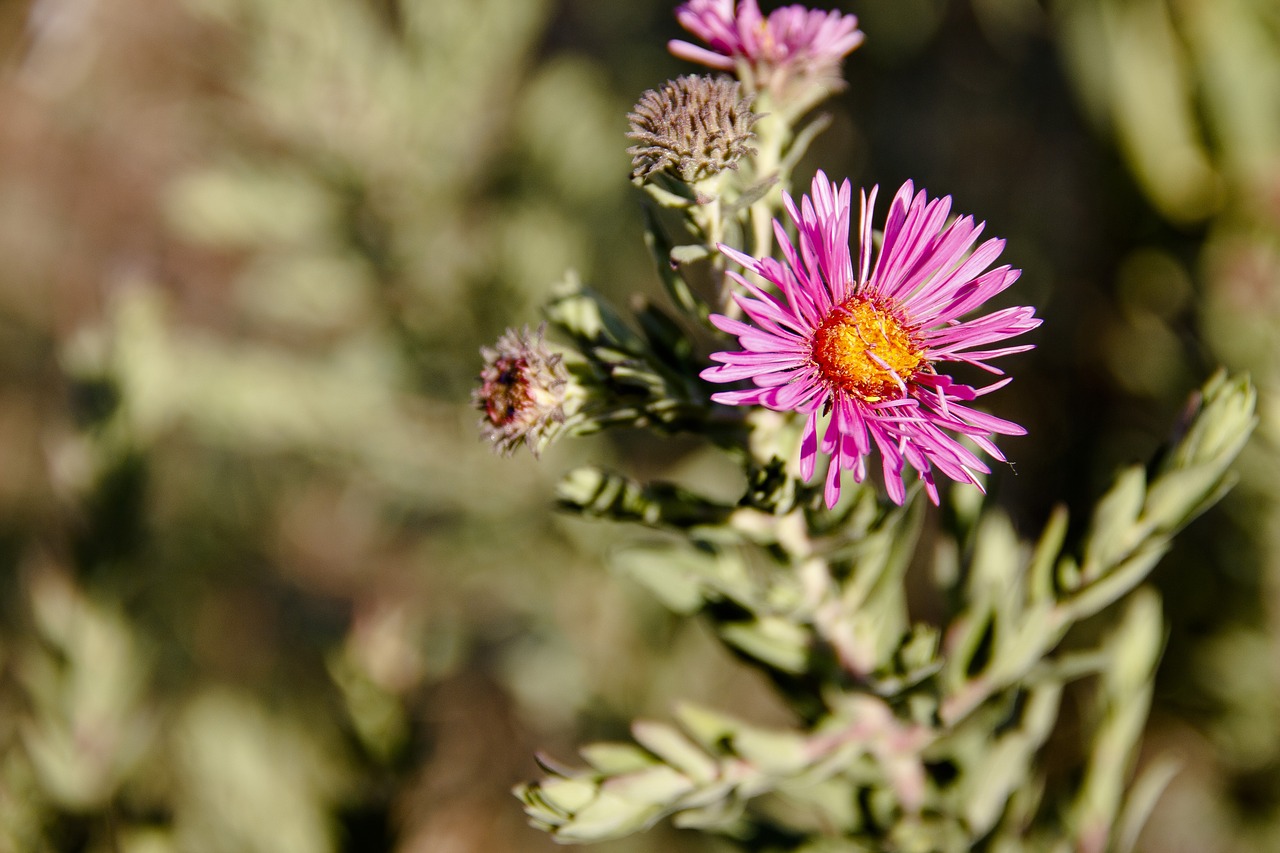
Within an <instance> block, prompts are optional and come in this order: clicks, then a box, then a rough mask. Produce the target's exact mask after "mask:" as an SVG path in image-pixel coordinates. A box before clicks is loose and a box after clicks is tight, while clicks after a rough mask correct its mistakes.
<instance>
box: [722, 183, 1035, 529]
mask: <svg viewBox="0 0 1280 853" xmlns="http://www.w3.org/2000/svg"><path fill="white" fill-rule="evenodd" d="M875 197H876V191H875V190H872V192H871V196H870V198H869V199H868V197H867V196H866V195H865V194H863V196H862V204H861V219H860V225H859V230H858V237H859V243H858V252H857V258H858V266H857V268H856V269H855V268H854V266H853V257H852V255H851V251H850V245H849V223H850V218H851V213H850V200H851V189H850V185H849V182H848V181H845V182H844V183H843V184H841V185H840V186H838V187H837V186H836V184H835V183H834V182H831V181H828V180H827V177H826V175H824V174H822V173H821V172H819V173H818V175H817V176H816V177H815V178H814V180H813V187H812V195H811V196H805V197H803V198H802V200H801V203H800V205H799V206H797V205H796V203H795V201H794V200H793V199H791V198H790V197H786V198H785V204H786V208H787V213H788V214H789V215H790V217H791V219H792V221H793V222H794V223H795V226H796V229H797V231H798V235H799V246H798V247H797V246H795V245H793V244H792V242H791V241H790V239H788V237H787V236H786V232H785V231H784V230H783V227H782V225H781V224H780V223H779V222H777V221H776V220H775V222H774V231H775V233H776V235H777V238H778V244H779V246H781V247H782V252H783V255H784V257H785V261H786V262H785V263H782V262H780V261H777V260H775V259H773V258H761V259H756V258H752V257H750V256H748V255H744V254H742V253H741V252H738V251H735V250H734V249H732V248H730V247H728V246H724V245H722V246H720V250H721V251H722V252H724V253H725V254H726V255H728V256H729V257H730V258H731V259H733V260H734V261H736V262H738V263H740V264H741V265H742V266H743V267H745V268H746V269H747V270H750V271H751V272H753V273H755V274H756V275H758V276H760V277H761V278H762V279H764V280H765V281H768V282H770V283H772V284H773V285H775V286H776V287H777V289H778V291H779V293H777V294H775V293H772V292H770V291H767V290H765V289H763V288H761V287H758V286H756V285H754V284H752V283H751V282H749V281H747V280H746V279H745V278H743V277H742V276H740V275H737V274H736V273H730V275H731V276H733V278H734V280H735V281H737V282H738V284H740V285H741V286H742V287H743V288H745V289H746V291H747V293H746V294H745V295H744V294H735V296H734V299H735V300H736V301H737V303H738V305H739V306H741V308H742V310H743V312H744V313H745V315H746V317H747V319H748V320H749V321H750V322H743V321H741V320H735V319H732V318H730V317H725V316H721V315H713V316H712V318H711V319H712V322H713V323H715V325H716V327H717V328H719V329H721V330H722V331H725V332H728V333H729V334H732V335H735V336H736V337H737V338H738V343H739V345H740V346H741V347H742V349H741V350H740V351H737V352H719V353H715V354H713V355H712V356H711V358H712V360H714V361H717V362H720V364H719V365H718V366H716V367H711V368H708V369H706V370H704V371H703V372H702V377H703V378H704V379H707V380H709V381H712V382H735V381H738V380H742V379H751V380H752V381H753V382H754V383H755V385H756V387H755V388H751V389H748V390H741V391H721V392H718V393H716V394H713V395H712V399H713V400H715V401H717V402H720V403H729V404H732V405H749V406H755V405H759V406H764V407H766V408H769V409H774V410H776V411H796V412H800V413H802V414H804V415H807V416H808V419H807V421H806V423H805V428H804V434H803V437H802V439H801V444H800V468H801V474H802V475H803V476H804V478H805V479H809V478H811V477H812V476H813V471H814V465H815V461H816V458H817V456H818V452H819V450H821V452H822V453H823V454H824V455H826V456H829V457H830V460H831V461H830V465H829V466H828V472H827V481H826V492H825V497H826V502H827V506H829V507H830V506H834V505H835V503H836V501H838V500H839V498H840V471H842V470H851V471H853V474H854V479H856V480H857V481H859V482H861V481H862V480H863V479H864V478H865V476H866V459H867V456H869V455H870V453H871V449H872V446H873V445H874V447H875V448H876V449H877V450H878V451H879V453H880V456H881V460H882V462H883V468H884V478H885V485H886V487H887V489H888V492H889V497H890V498H892V499H893V501H894V502H895V503H902V502H903V500H904V498H905V496H906V490H905V488H904V486H903V483H902V474H903V471H904V469H905V467H906V466H907V465H910V466H911V467H912V468H914V469H915V470H916V472H917V473H918V475H919V477H920V479H922V480H923V481H924V484H925V489H926V490H927V491H928V493H929V497H930V498H931V499H932V500H933V502H934V503H937V502H938V490H937V486H936V484H935V483H934V478H933V469H934V468H935V467H936V468H937V469H938V470H939V471H941V472H942V473H944V474H946V475H947V476H948V477H950V478H951V479H953V480H956V481H957V482H967V483H973V484H974V485H977V486H978V487H979V488H981V484H980V482H979V481H978V479H977V476H976V475H977V474H978V473H987V472H988V471H989V469H988V468H987V466H986V465H985V464H984V463H983V462H982V460H980V459H979V458H978V457H977V456H976V455H974V454H973V453H972V452H971V451H970V450H968V449H967V448H966V447H965V446H964V445H962V444H961V443H960V442H959V441H958V440H957V438H956V437H957V436H967V437H968V438H969V439H970V440H971V441H972V442H973V443H974V444H976V445H977V446H978V447H979V448H981V449H982V450H983V451H985V452H986V453H987V454H988V455H989V456H991V457H993V458H995V459H998V460H1000V461H1002V462H1003V461H1004V456H1003V455H1001V453H1000V451H999V450H998V449H997V448H996V446H995V444H994V443H993V442H992V438H993V436H994V435H996V434H1002V435H1022V434H1024V433H1025V430H1024V429H1023V428H1022V427H1020V426H1018V425H1017V424H1015V423H1011V422H1009V421H1006V420H1002V419H1000V418H997V417H994V416H992V415H988V414H985V413H983V412H979V411H977V410H975V409H972V408H970V407H969V406H968V405H966V404H968V403H970V402H971V401H973V400H974V399H976V398H977V397H980V396H982V395H984V394H987V393H989V392H991V391H994V390H996V389H997V388H1000V387H1002V386H1004V385H1006V384H1007V383H1008V382H1009V381H1010V380H1009V379H1008V378H1005V379H1001V380H998V381H996V382H994V383H992V384H990V385H986V386H983V387H980V388H974V387H972V386H969V385H965V384H961V383H959V382H957V381H955V380H953V379H952V378H951V377H950V376H947V375H946V374H944V373H940V372H938V368H939V366H941V365H942V364H944V363H946V362H961V363H964V364H969V365H973V366H975V367H978V368H980V369H982V370H984V371H986V372H988V373H991V374H995V375H1002V371H1001V370H999V369H998V368H996V367H993V366H992V365H991V364H990V363H989V362H990V361H991V360H992V359H994V358H998V357H1000V356H1004V355H1010V354H1012V353H1016V352H1023V351H1025V350H1028V349H1031V345H1029V344H1026V345H1020V346H1000V344H1001V343H1002V342H1004V341H1006V340H1007V339H1009V338H1012V337H1015V336H1017V335H1020V334H1022V333H1023V332H1027V331H1030V330H1031V329H1034V328H1035V327H1037V326H1039V325H1040V320H1038V319H1037V318H1036V317H1035V316H1034V314H1035V312H1034V309H1033V308H1029V307H1017V308H1005V309H1002V310H999V311H995V312H992V313H990V314H987V315H985V316H981V317H977V318H974V319H969V320H962V319H961V318H962V317H964V316H965V315H967V314H969V313H970V312H972V311H973V310H974V309H976V308H978V307H979V306H980V305H982V304H983V303H984V302H986V301H987V300H988V299H990V298H991V297H992V296H994V295H995V294H997V293H999V292H1000V291H1002V290H1004V289H1005V288H1007V287H1008V286H1009V285H1011V284H1013V282H1014V281H1016V280H1017V278H1018V275H1019V271H1018V270H1015V269H1010V268H1009V267H1008V266H1001V267H996V268H995V269H987V268H988V267H989V266H990V265H991V263H992V262H993V261H994V260H995V259H996V258H997V257H998V256H999V255H1000V252H1001V250H1003V248H1004V241H1003V240H998V239H991V240H987V241H985V242H983V243H982V244H980V245H978V246H977V247H976V248H974V243H975V242H976V241H977V239H978V236H979V235H980V234H981V232H982V228H983V224H982V223H979V224H976V225H975V224H974V221H973V218H972V217H969V216H965V217H961V218H959V219H956V220H954V221H952V222H950V223H949V224H948V223H947V216H948V214H949V213H950V211H951V198H950V196H947V197H944V198H940V199H933V200H932V201H931V200H929V199H928V198H927V197H926V195H925V193H924V191H923V190H922V191H920V192H919V193H916V192H915V190H914V187H913V186H912V184H911V182H910V181H908V182H907V183H905V184H903V186H902V188H901V189H900V190H898V193H897V195H896V196H894V199H893V202H892V204H891V205H890V207H889V215H888V219H887V220H886V222H885V225H884V239H883V241H882V243H881V247H880V252H879V254H878V256H877V257H876V259H875V265H874V267H873V266H872V263H871V260H872V258H871V255H872V241H871V211H872V209H873V207H874V205H875ZM971 250H972V251H971ZM993 345H995V346H994V348H992V347H993ZM827 415H829V420H828V422H827V426H826V429H825V430H824V431H823V434H822V438H821V440H819V438H818V431H819V426H820V421H821V420H822V418H823V417H824V416H827Z"/></svg>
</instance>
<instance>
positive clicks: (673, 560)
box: [611, 547, 706, 614]
mask: <svg viewBox="0 0 1280 853" xmlns="http://www.w3.org/2000/svg"><path fill="white" fill-rule="evenodd" d="M684 556H685V555H684V554H682V553H679V552H678V551H676V549H674V548H668V549H664V550H663V551H659V550H657V549H655V548H643V547H628V548H623V549H619V550H618V551H617V552H615V553H614V554H613V557H612V559H611V563H612V564H613V566H614V568H616V569H618V570H619V571H620V572H622V573H623V574H625V575H627V576H628V577H630V578H632V579H633V580H635V581H636V582H637V583H639V584H641V585H642V586H644V587H645V588H646V589H648V590H649V591H650V592H651V593H653V595H654V596H655V597H657V599H658V600H659V601H661V602H662V603H663V604H664V605H665V606H666V607H668V608H669V609H670V610H672V611H673V612H675V613H684V614H689V613H696V612H697V611H698V610H699V609H701V608H702V605H703V604H704V603H705V602H706V599H705V598H704V596H703V588H702V584H701V583H700V582H699V580H698V577H697V575H696V574H695V573H694V572H691V571H689V570H688V567H687V566H686V565H685V564H684V562H683V559H682V558H683V557H684Z"/></svg>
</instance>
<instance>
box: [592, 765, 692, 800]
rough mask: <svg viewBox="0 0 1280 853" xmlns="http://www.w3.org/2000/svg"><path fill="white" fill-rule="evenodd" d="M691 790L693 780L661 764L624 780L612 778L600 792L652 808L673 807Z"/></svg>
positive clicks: (630, 775) (604, 784) (604, 783)
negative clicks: (652, 806)
mask: <svg viewBox="0 0 1280 853" xmlns="http://www.w3.org/2000/svg"><path fill="white" fill-rule="evenodd" d="M694 787H695V785H694V782H693V780H691V779H690V778H689V777H688V776H686V775H685V774H683V773H681V772H680V771H679V770H676V769H675V768H674V767H667V766H666V765H662V764H658V765H654V766H653V767H648V768H645V769H644V770H638V771H636V772H634V773H628V774H626V775H625V776H614V777H612V778H610V779H606V780H605V781H604V782H603V783H602V790H604V791H605V792H607V793H608V794H610V795H611V796H616V797H621V798H624V799H626V800H627V801H628V802H634V803H641V804H645V805H655V806H658V805H664V806H665V805H668V804H672V803H675V802H676V801H677V800H679V799H680V798H681V797H683V796H684V795H685V794H687V793H689V792H690V791H692V790H693V789H694Z"/></svg>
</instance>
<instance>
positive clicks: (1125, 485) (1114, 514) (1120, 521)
mask: <svg viewBox="0 0 1280 853" xmlns="http://www.w3.org/2000/svg"><path fill="white" fill-rule="evenodd" d="M1146 488H1147V476H1146V473H1145V472H1144V471H1143V470H1142V468H1141V466H1138V465H1134V466H1132V467H1130V468H1127V469H1125V471H1124V472H1122V473H1121V474H1120V476H1119V477H1117V478H1116V482H1115V484H1114V485H1113V486H1112V487H1111V490H1110V491H1109V492H1107V494H1106V496H1105V497H1103V499H1102V500H1101V501H1100V502H1099V503H1098V506H1097V508H1096V509H1095V510H1094V513H1093V522H1092V524H1091V526H1090V530H1089V537H1088V544H1087V545H1086V546H1085V555H1084V565H1083V572H1084V575H1083V580H1084V581H1085V582H1086V583H1088V582H1089V581H1092V580H1094V579H1095V578H1097V577H1098V576H1099V575H1100V574H1101V573H1103V572H1105V571H1106V570H1107V569H1109V568H1110V567H1111V566H1113V565H1115V564H1116V563H1117V562H1118V561H1119V560H1120V559H1121V558H1123V557H1124V555H1125V554H1126V553H1128V552H1129V551H1130V550H1131V549H1132V548H1133V547H1134V546H1135V545H1136V544H1137V543H1138V541H1139V540H1140V537H1141V536H1142V535H1143V531H1142V530H1141V529H1140V528H1139V527H1138V516H1139V514H1140V513H1141V512H1142V505H1143V502H1144V500H1145V498H1146Z"/></svg>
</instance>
